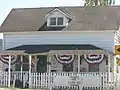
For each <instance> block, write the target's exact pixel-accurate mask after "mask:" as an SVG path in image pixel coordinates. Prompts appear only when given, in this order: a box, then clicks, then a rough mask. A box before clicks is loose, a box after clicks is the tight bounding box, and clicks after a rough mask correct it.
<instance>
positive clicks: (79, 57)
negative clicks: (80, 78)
mask: <svg viewBox="0 0 120 90" xmlns="http://www.w3.org/2000/svg"><path fill="white" fill-rule="evenodd" d="M78 73H80V54H78Z"/></svg>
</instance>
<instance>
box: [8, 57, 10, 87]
mask: <svg viewBox="0 0 120 90" xmlns="http://www.w3.org/2000/svg"><path fill="white" fill-rule="evenodd" d="M10 69H11V55H9V68H8V75H9V76H8V87H10V76H11V71H10Z"/></svg>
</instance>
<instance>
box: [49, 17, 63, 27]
mask: <svg viewBox="0 0 120 90" xmlns="http://www.w3.org/2000/svg"><path fill="white" fill-rule="evenodd" d="M51 18H55V19H56V21H55V25H52V24H51ZM59 18H62V19H63V23H62V24H61V25H58V19H59ZM64 22H65V21H64V17H50V19H49V26H64Z"/></svg>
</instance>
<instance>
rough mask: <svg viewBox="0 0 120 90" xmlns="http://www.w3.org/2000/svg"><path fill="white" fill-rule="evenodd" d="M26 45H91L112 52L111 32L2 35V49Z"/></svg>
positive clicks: (112, 40)
mask: <svg viewBox="0 0 120 90" xmlns="http://www.w3.org/2000/svg"><path fill="white" fill-rule="evenodd" d="M28 44H92V45H95V46H98V47H101V48H103V49H105V50H109V51H113V45H114V34H113V33H112V32H69V33H68V32H46V33H45V32H44V33H43V32H39V33H38V32H34V33H32V32H29V33H19V34H16V33H11V34H5V35H4V49H8V48H12V47H16V46H19V45H28Z"/></svg>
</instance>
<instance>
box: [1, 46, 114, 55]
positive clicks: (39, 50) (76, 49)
mask: <svg viewBox="0 0 120 90" xmlns="http://www.w3.org/2000/svg"><path fill="white" fill-rule="evenodd" d="M48 53H51V54H64V53H71V54H88V53H89V54H90V53H98V54H112V53H111V52H108V51H105V50H103V49H101V48H99V47H96V46H94V45H90V44H77V45H76V44H65V45H63V44H62V45H60V44H59V45H52V44H50V45H21V46H18V47H14V48H10V49H7V50H5V51H1V52H0V54H18V55H20V54H48Z"/></svg>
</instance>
